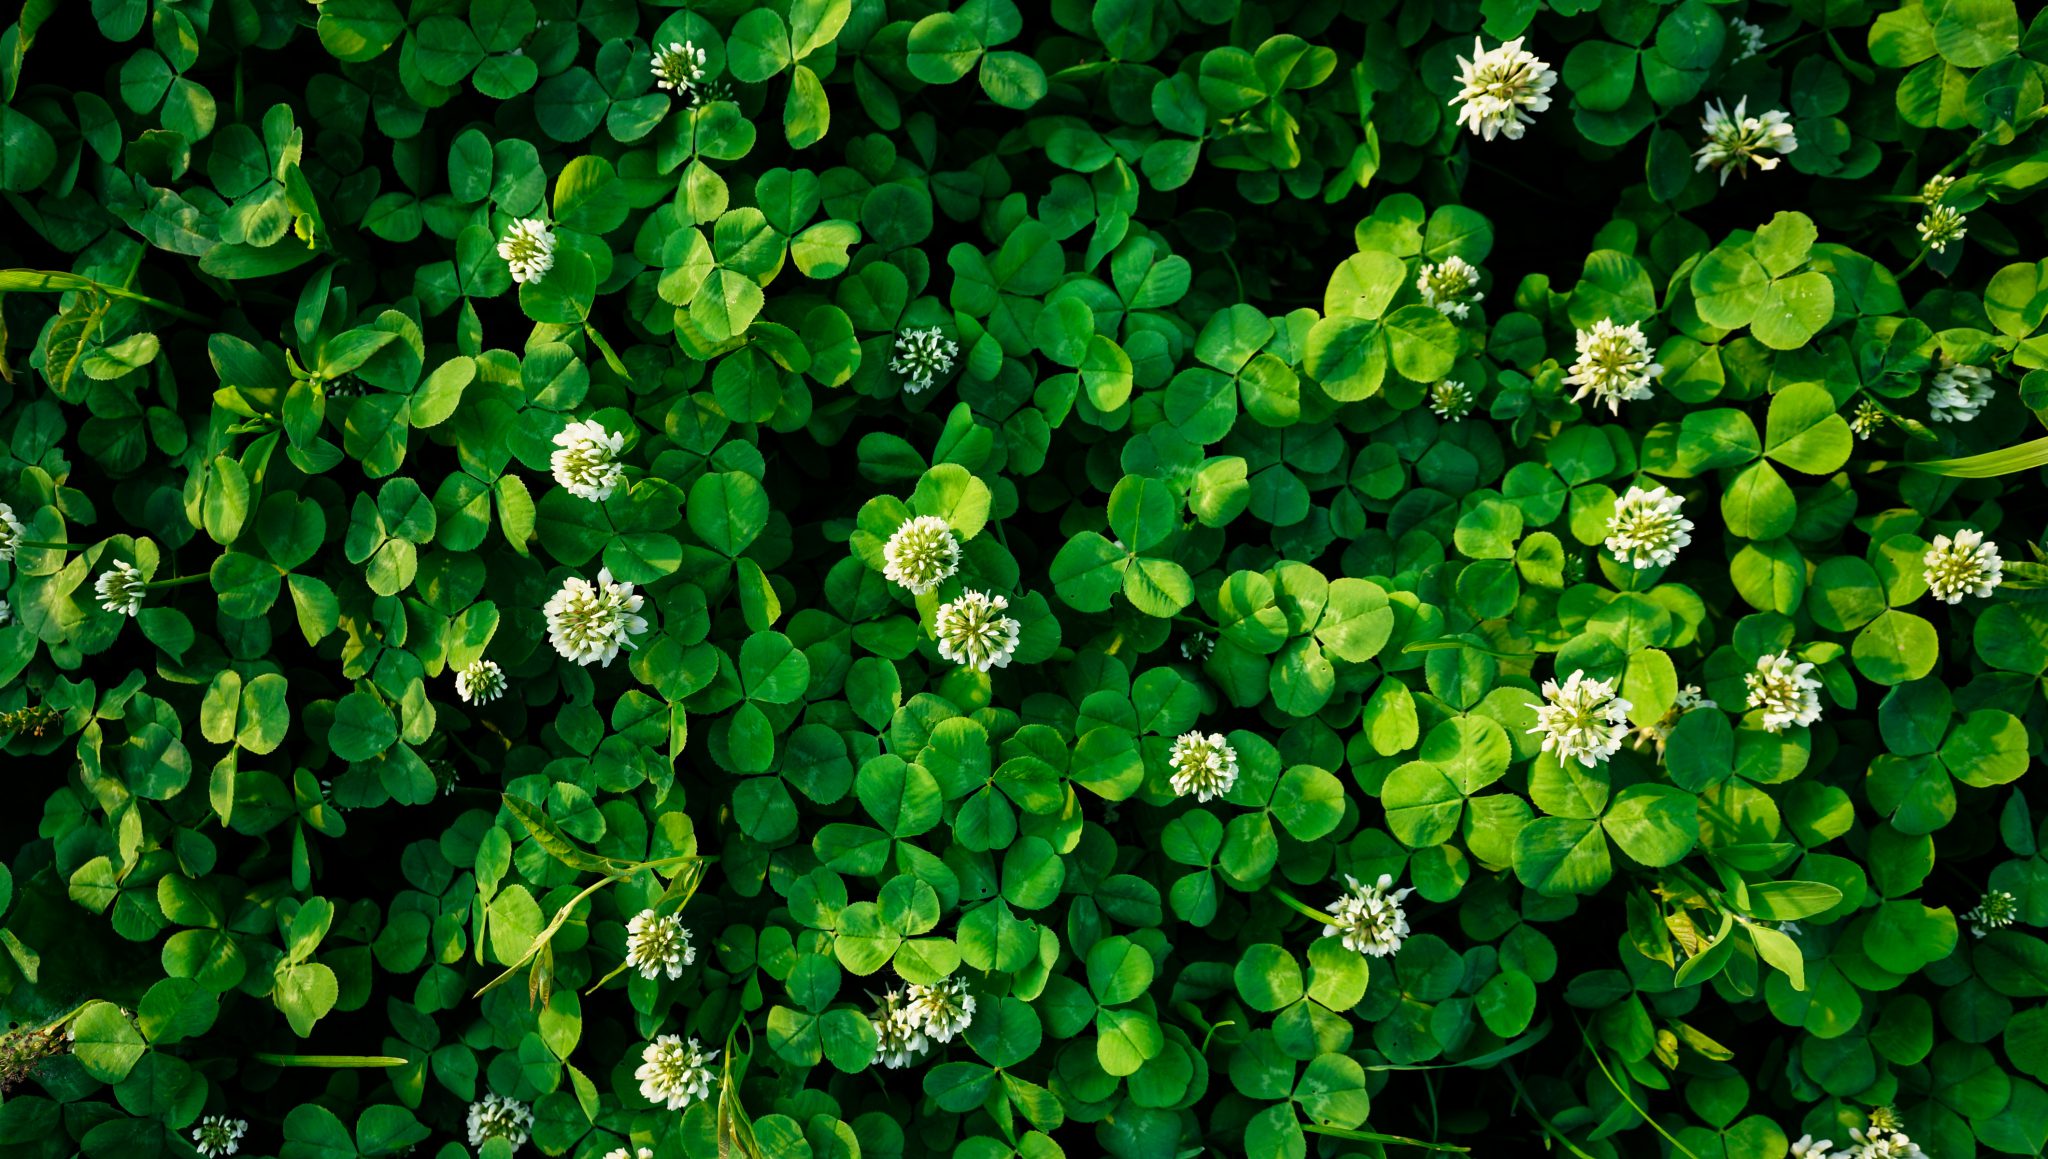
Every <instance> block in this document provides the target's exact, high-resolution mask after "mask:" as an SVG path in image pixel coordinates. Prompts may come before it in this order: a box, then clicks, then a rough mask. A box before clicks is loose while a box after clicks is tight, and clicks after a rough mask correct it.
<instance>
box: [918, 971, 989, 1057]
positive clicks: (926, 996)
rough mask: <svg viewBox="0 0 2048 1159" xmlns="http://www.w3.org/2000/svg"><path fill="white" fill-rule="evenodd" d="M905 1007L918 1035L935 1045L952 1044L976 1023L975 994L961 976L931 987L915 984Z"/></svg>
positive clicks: (940, 980)
mask: <svg viewBox="0 0 2048 1159" xmlns="http://www.w3.org/2000/svg"><path fill="white" fill-rule="evenodd" d="M906 1008H907V1009H908V1010H909V1012H910V1018H911V1020H912V1022H913V1023H914V1024H915V1025H916V1027H917V1030H918V1033H920V1034H923V1035H924V1036H926V1037H927V1038H930V1039H931V1040H932V1041H933V1042H951V1041H953V1036H954V1035H956V1034H958V1033H960V1032H961V1031H963V1030H965V1029H967V1026H968V1024H969V1023H971V1022H973V1021H974V995H972V994H969V993H968V992H967V980H966V979H964V978H962V977H960V976H959V975H958V974H955V975H952V976H950V977H946V978H941V979H939V980H938V981H937V982H934V983H933V984H931V985H929V986H921V985H918V984H916V983H912V984H911V986H910V993H909V998H908V1001H907V1004H906Z"/></svg>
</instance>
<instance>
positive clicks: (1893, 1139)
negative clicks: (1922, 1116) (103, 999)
mask: <svg viewBox="0 0 2048 1159" xmlns="http://www.w3.org/2000/svg"><path fill="white" fill-rule="evenodd" d="M1890 1110H1891V1109H1890V1108H1889V1107H1879V1108H1878V1109H1877V1110H1875V1111H1872V1112H1871V1113H1870V1129H1869V1130H1857V1129H1856V1128H1854V1127H1851V1128H1849V1137H1850V1138H1851V1139H1854V1140H1855V1141H1856V1145H1855V1146H1854V1147H1853V1148H1851V1149H1850V1150H1848V1151H1845V1152H1843V1154H1844V1155H1846V1156H1847V1157H1848V1159H1927V1152H1925V1151H1922V1150H1921V1149H1920V1144H1918V1143H1915V1142H1914V1141H1913V1140H1911V1139H1909V1138H1907V1137H1906V1133H1905V1132H1904V1131H1901V1130H1898V1129H1897V1127H1896V1126H1891V1127H1880V1126H1879V1125H1878V1124H1879V1122H1880V1121H1883V1122H1888V1123H1891V1124H1898V1125H1900V1126H1903V1124H1899V1121H1898V1116H1897V1115H1895V1114H1891V1113H1890Z"/></svg>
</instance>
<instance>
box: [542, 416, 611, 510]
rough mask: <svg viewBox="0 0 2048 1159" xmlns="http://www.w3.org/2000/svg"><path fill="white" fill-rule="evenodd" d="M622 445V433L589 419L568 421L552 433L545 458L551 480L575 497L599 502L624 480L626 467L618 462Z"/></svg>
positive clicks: (609, 496)
mask: <svg viewBox="0 0 2048 1159" xmlns="http://www.w3.org/2000/svg"><path fill="white" fill-rule="evenodd" d="M625 449H626V436H625V435H624V434H623V433H620V432H616V431H608V430H605V429H604V426H603V425H602V424H600V423H598V422H595V421H593V420H589V419H585V420H584V421H582V422H575V423H570V424H569V425H568V426H566V427H563V428H562V433H560V434H558V435H556V436H555V452H554V454H553V455H551V456H549V458H548V465H549V466H550V467H552V468H554V472H555V482H557V483H559V484H561V486H562V489H563V490H565V491H567V492H568V493H569V494H571V495H574V496H576V497H577V498H578V499H588V500H590V501H591V502H593V503H602V502H604V501H605V500H607V499H609V498H611V497H612V492H613V491H615V490H617V489H618V486H619V484H620V483H622V482H624V481H625V478H626V470H625V468H624V467H621V466H620V465H619V453H620V452H621V451H624V450H625Z"/></svg>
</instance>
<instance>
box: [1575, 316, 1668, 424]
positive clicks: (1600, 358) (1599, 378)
mask: <svg viewBox="0 0 2048 1159" xmlns="http://www.w3.org/2000/svg"><path fill="white" fill-rule="evenodd" d="M1578 348H1579V357H1578V361H1576V362H1574V363H1572V365H1571V373H1570V374H1567V375H1566V376H1565V379H1564V380H1565V383H1566V384H1567V385H1569V386H1576V387H1578V388H1579V391H1578V393H1577V394H1574V395H1572V401H1573V402H1577V401H1579V400H1580V399H1582V398H1584V397H1586V396H1587V395H1589V394H1590V395H1592V396H1593V405H1594V406H1599V405H1601V404H1602V403H1605V404H1606V406H1607V410H1608V412H1609V413H1611V414H1617V415H1618V414H1620V413H1621V404H1622V403H1624V402H1634V401H1637V400H1640V399H1646V398H1649V397H1650V382H1651V381H1652V380H1653V379H1655V378H1656V377H1657V376H1658V375H1660V374H1662V373H1664V368H1663V367H1662V366H1661V365H1659V364H1658V363H1657V361H1656V360H1655V359H1653V358H1651V357H1650V340H1649V339H1648V338H1646V337H1644V335H1643V330H1642V327H1640V326H1638V325H1636V324H1635V323H1634V322H1630V323H1629V324H1628V325H1626V326H1620V325H1616V324H1615V321H1614V319H1612V318H1602V319H1601V320H1600V321H1598V322H1596V323H1594V324H1593V328H1592V329H1591V330H1581V331H1579V336H1578Z"/></svg>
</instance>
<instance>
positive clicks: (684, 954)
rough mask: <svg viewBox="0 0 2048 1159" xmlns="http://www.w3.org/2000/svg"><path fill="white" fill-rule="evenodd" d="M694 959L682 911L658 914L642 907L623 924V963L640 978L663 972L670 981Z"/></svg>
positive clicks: (694, 950) (680, 975) (692, 946)
mask: <svg viewBox="0 0 2048 1159" xmlns="http://www.w3.org/2000/svg"><path fill="white" fill-rule="evenodd" d="M696 960H697V947H696V946H694V945H692V944H690V931H689V930H686V929H684V928H683V918H682V915H681V914H658V913H655V912H654V911H653V910H651V909H645V910H641V911H640V912H639V913H637V914H634V915H633V920H632V921H629V922H627V923H626V965H627V966H629V967H631V968H633V969H635V970H638V971H639V972H640V976H641V977H642V978H649V979H654V978H659V977H661V975H662V973H663V971H666V972H667V973H668V976H669V979H670V980H671V981H673V980H675V979H677V978H680V977H682V976H683V967H684V966H687V965H689V964H691V963H692V962H695V961H696Z"/></svg>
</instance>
